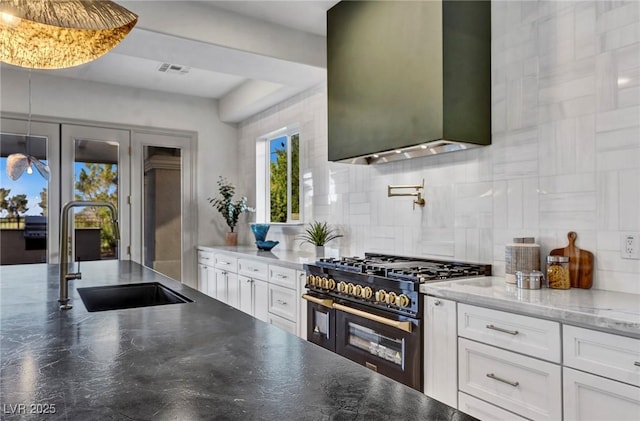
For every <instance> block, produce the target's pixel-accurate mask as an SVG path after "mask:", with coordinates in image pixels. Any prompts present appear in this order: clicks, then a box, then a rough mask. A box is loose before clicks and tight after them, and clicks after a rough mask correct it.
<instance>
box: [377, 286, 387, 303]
mask: <svg viewBox="0 0 640 421" xmlns="http://www.w3.org/2000/svg"><path fill="white" fill-rule="evenodd" d="M386 300H387V291H385V290H384V289H381V290H380V291H376V301H379V302H383V301H386Z"/></svg>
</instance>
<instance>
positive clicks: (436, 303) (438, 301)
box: [433, 300, 442, 306]
mask: <svg viewBox="0 0 640 421" xmlns="http://www.w3.org/2000/svg"><path fill="white" fill-rule="evenodd" d="M440 304H442V301H440V300H435V301H434V302H433V305H434V306H439V305H440Z"/></svg>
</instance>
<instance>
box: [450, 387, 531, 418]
mask: <svg viewBox="0 0 640 421" xmlns="http://www.w3.org/2000/svg"><path fill="white" fill-rule="evenodd" d="M458 409H459V410H460V411H462V412H464V413H465V414H469V415H471V416H472V417H476V418H477V419H479V420H481V421H527V419H526V418H522V417H519V416H517V415H516V414H514V413H513V412H509V411H505V410H504V409H502V408H498V407H497V406H495V405H491V404H490V403H488V402H485V401H481V400H480V399H477V398H474V397H473V396H469V395H467V394H466V393H462V392H458Z"/></svg>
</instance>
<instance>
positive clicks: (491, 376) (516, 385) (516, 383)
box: [487, 373, 520, 387]
mask: <svg viewBox="0 0 640 421" xmlns="http://www.w3.org/2000/svg"><path fill="white" fill-rule="evenodd" d="M487 377H489V378H490V379H493V380H497V381H499V382H502V383H505V384H508V385H509V386H513V387H518V385H519V384H520V383H519V382H510V381H509V380H505V379H501V378H500V377H498V376H496V375H495V374H493V373H487Z"/></svg>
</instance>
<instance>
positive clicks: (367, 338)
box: [333, 303, 422, 391]
mask: <svg viewBox="0 0 640 421" xmlns="http://www.w3.org/2000/svg"><path fill="white" fill-rule="evenodd" d="M333 307H334V309H335V310H336V332H337V333H336V353H338V354H340V355H342V356H344V357H347V358H348V359H350V360H352V361H355V362H357V363H360V364H362V365H364V366H366V367H368V368H370V369H372V370H374V371H377V372H378V373H380V374H383V375H385V376H387V377H390V378H392V379H394V380H396V381H398V382H400V383H404V384H406V385H407V386H409V387H412V388H414V389H416V390H420V391H422V364H421V352H422V351H421V336H422V334H421V330H422V327H421V325H420V321H419V320H418V319H410V318H407V317H402V316H398V315H395V314H393V313H389V314H385V315H384V316H383V315H381V314H374V313H371V312H370V311H368V310H364V309H360V308H355V307H353V306H352V305H351V304H349V305H343V304H341V303H335V304H334V306H333Z"/></svg>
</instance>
